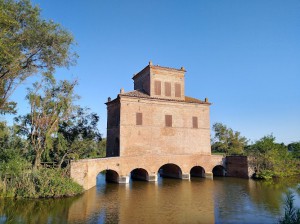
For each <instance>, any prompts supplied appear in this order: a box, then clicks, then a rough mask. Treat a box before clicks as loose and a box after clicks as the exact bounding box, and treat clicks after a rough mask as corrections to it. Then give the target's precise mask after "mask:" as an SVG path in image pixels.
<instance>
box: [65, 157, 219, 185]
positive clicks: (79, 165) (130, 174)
mask: <svg viewBox="0 0 300 224" xmlns="http://www.w3.org/2000/svg"><path fill="white" fill-rule="evenodd" d="M224 167H225V158H224V157H223V156H218V155H195V154H193V155H169V156H168V155H165V156H164V155H159V156H158V155H156V156H155V155H153V156H137V157H107V158H99V159H83V160H78V161H71V167H70V176H71V178H73V180H74V181H76V182H77V183H79V184H80V185H82V186H83V187H84V189H85V190H88V189H90V188H92V187H94V186H96V178H97V175H98V174H99V173H100V172H102V171H106V180H107V181H113V182H117V183H129V179H130V178H132V179H140V180H146V181H157V177H158V175H160V176H163V177H171V178H179V179H187V180H189V179H190V177H191V176H198V177H207V178H212V176H213V173H214V174H216V175H220V176H222V175H224Z"/></svg>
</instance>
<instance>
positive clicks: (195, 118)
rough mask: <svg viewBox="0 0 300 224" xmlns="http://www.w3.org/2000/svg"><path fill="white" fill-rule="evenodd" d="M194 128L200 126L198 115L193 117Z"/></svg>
mask: <svg viewBox="0 0 300 224" xmlns="http://www.w3.org/2000/svg"><path fill="white" fill-rule="evenodd" d="M193 128H198V117H193Z"/></svg>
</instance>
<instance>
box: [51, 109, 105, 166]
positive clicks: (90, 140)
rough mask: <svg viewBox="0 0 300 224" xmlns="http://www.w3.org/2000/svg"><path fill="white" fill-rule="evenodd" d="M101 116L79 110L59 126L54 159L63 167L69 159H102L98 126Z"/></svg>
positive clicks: (53, 150)
mask: <svg viewBox="0 0 300 224" xmlns="http://www.w3.org/2000/svg"><path fill="white" fill-rule="evenodd" d="M98 121H99V116H98V115H97V114H96V113H90V112H89V109H83V108H78V109H77V110H76V111H75V113H74V114H73V115H72V116H71V117H70V118H69V119H68V120H64V121H63V122H61V123H60V124H59V128H58V131H57V136H56V137H55V139H54V142H53V143H54V144H53V149H52V154H51V155H52V158H53V160H54V161H55V162H57V163H58V167H61V166H62V164H63V162H64V161H65V160H68V159H79V158H80V159H83V158H91V157H100V156H102V155H101V154H103V151H101V147H102V143H101V140H102V138H101V134H100V132H99V130H98V127H97V124H98Z"/></svg>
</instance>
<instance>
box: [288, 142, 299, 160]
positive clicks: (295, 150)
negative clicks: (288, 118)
mask: <svg viewBox="0 0 300 224" xmlns="http://www.w3.org/2000/svg"><path fill="white" fill-rule="evenodd" d="M288 150H289V152H291V153H292V155H293V157H294V158H297V159H300V141H299V142H293V143H291V144H289V145H288Z"/></svg>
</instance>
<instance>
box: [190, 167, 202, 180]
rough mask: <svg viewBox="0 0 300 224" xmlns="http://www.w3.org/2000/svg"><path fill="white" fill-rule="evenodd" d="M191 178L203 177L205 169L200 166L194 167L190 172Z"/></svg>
mask: <svg viewBox="0 0 300 224" xmlns="http://www.w3.org/2000/svg"><path fill="white" fill-rule="evenodd" d="M190 175H191V177H205V169H204V168H203V167H202V166H194V167H192V169H191V170H190Z"/></svg>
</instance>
